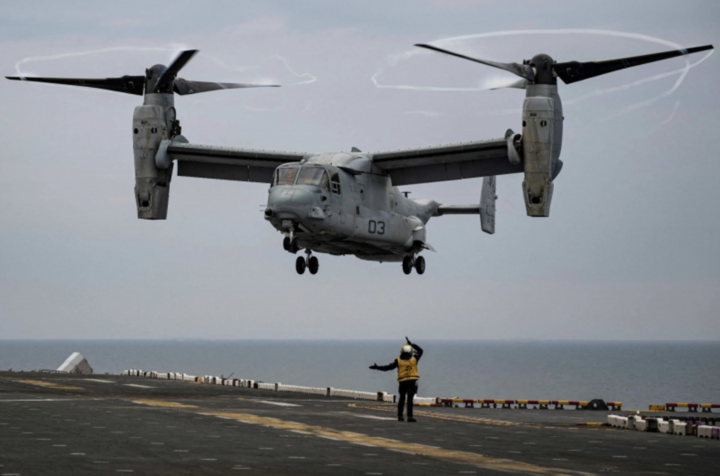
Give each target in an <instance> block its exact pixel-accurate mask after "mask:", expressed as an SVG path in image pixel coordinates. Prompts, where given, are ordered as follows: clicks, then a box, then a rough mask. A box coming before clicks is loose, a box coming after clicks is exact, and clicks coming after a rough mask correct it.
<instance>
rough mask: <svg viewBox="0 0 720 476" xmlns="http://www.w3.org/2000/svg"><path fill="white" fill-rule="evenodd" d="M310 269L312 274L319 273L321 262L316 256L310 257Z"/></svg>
mask: <svg viewBox="0 0 720 476" xmlns="http://www.w3.org/2000/svg"><path fill="white" fill-rule="evenodd" d="M308 269H309V270H310V274H317V272H318V270H319V269H320V262H319V261H318V259H317V258H316V257H314V256H311V257H310V260H309V261H308Z"/></svg>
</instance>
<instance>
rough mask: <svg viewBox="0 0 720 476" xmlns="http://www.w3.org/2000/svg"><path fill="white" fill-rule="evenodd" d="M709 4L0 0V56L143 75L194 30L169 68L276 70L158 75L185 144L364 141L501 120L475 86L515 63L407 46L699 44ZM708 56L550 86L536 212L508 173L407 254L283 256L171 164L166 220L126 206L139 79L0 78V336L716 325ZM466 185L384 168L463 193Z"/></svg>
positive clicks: (615, 52) (395, 142) (341, 147)
mask: <svg viewBox="0 0 720 476" xmlns="http://www.w3.org/2000/svg"><path fill="white" fill-rule="evenodd" d="M718 21H720V3H718V2H715V1H682V2H680V1H664V0H662V1H660V0H652V1H627V0H622V1H603V2H584V1H577V0H573V1H546V2H513V1H485V2H481V1H462V0H458V1H450V0H426V1H420V0H417V1H397V0H394V1H392V2H388V1H368V0H363V1H352V2H351V1H344V2H337V1H330V0H328V1H303V2H298V1H290V0H287V1H263V2H259V1H258V2H241V1H231V2H197V1H192V2H172V3H170V4H168V3H164V4H161V3H158V2H134V1H124V2H114V3H108V2H89V1H88V2H79V1H73V2H62V3H59V2H31V1H26V2H9V1H2V2H0V67H1V68H2V71H1V72H2V73H3V75H13V74H17V72H18V70H19V71H20V72H22V73H24V74H28V75H43V76H74V77H114V76H122V75H125V74H127V75H139V74H143V72H144V69H145V68H146V67H149V66H152V65H154V64H156V63H163V64H167V63H168V61H170V60H171V59H172V57H173V56H174V55H175V53H176V52H177V51H178V50H179V49H180V48H185V47H187V48H197V49H199V50H200V54H198V55H197V56H196V57H195V58H194V59H193V60H192V62H191V63H189V64H188V65H187V67H186V68H185V69H184V70H183V72H182V76H183V77H185V78H187V79H195V80H211V81H237V82H254V81H276V82H279V83H280V84H283V85H284V87H283V88H268V89H250V90H235V91H221V92H216V93H208V94H203V95H198V96H195V97H178V98H176V107H177V110H178V117H179V119H180V120H181V122H182V125H183V133H184V135H185V136H186V137H187V138H188V139H189V140H190V141H191V142H193V143H198V144H208V145H218V146H235V147H245V148H263V149H277V150H291V151H292V150H299V151H318V152H320V151H349V150H350V148H351V147H353V146H356V147H359V148H360V149H362V150H363V151H378V150H387V149H397V148H408V147H420V146H431V145H436V144H445V143H452V142H462V141H471V140H481V139H491V138H498V137H503V135H504V133H505V130H506V129H508V128H513V129H515V130H516V131H518V130H520V129H521V124H520V123H521V116H520V109H521V106H522V100H523V95H524V93H523V91H520V90H501V91H487V90H484V89H486V88H487V87H489V86H492V85H496V84H501V83H503V82H506V81H510V80H512V78H513V77H512V76H510V75H509V74H506V73H503V72H501V71H497V70H493V69H491V68H487V67H484V66H481V65H479V64H474V63H470V62H465V61H461V60H459V59H455V58H450V57H445V56H442V55H437V54H432V53H430V52H423V51H417V49H415V50H414V49H413V48H412V45H413V44H414V43H420V42H430V41H438V40H441V39H446V38H452V37H459V36H460V37H466V38H464V39H459V40H456V41H448V42H445V43H440V44H444V46H445V47H448V48H453V49H456V50H458V51H462V52H465V53H467V54H471V55H475V56H479V57H483V58H487V59H493V60H500V61H515V62H520V61H522V60H523V59H527V58H531V57H532V56H533V55H535V54H537V53H548V54H550V55H552V56H553V57H554V58H555V59H557V60H558V61H570V60H578V61H591V60H602V59H610V58H616V57H623V56H633V55H640V54H648V53H653V52H658V51H663V50H666V49H673V48H674V47H673V46H670V45H676V44H677V45H682V46H685V47H691V46H698V45H704V44H710V43H712V44H715V45H718V44H720V41H719V40H720V38H719V37H720V30H719V29H718V27H717V25H718ZM568 30H574V31H568ZM599 30H602V31H599ZM533 31H534V32H533ZM608 31H612V32H619V33H621V34H610V33H607V32H608ZM498 32H506V33H505V34H498ZM507 32H514V33H507ZM492 33H494V34H492ZM98 51H99V52H98ZM413 51H414V53H416V54H410V53H409V52H413ZM80 53H88V54H80ZM705 56H706V54H705V53H701V54H696V55H693V56H692V57H691V58H690V62H691V64H693V63H695V62H698V61H700V60H702V59H703V58H705ZM719 59H720V57H718V56H717V54H715V55H711V56H710V57H709V58H707V60H706V61H704V62H702V63H701V64H699V65H697V66H696V67H692V68H691V69H690V70H689V71H685V74H684V76H682V77H681V75H682V74H683V73H682V72H683V68H685V67H686V65H687V63H686V61H685V60H684V59H672V60H668V61H665V62H662V63H657V64H653V65H648V66H644V67H639V68H634V69H630V70H626V71H621V72H618V73H615V74H611V75H607V76H603V77H600V78H595V79H592V80H588V81H585V82H580V83H577V84H573V85H564V84H560V86H559V88H560V94H561V96H562V98H563V101H564V103H565V118H566V120H565V136H564V146H563V151H562V156H561V158H562V160H563V161H564V163H565V167H564V169H563V171H562V174H561V175H560V176H559V177H558V179H557V180H556V182H555V194H554V197H553V203H552V212H551V216H550V218H546V219H539V218H529V217H527V216H526V215H525V207H524V203H523V198H522V191H521V182H522V176H519V175H518V176H502V177H500V178H499V180H498V194H499V202H498V212H497V232H496V234H495V235H493V236H490V235H486V234H484V233H482V232H481V231H480V225H479V220H478V219H477V217H463V216H459V217H458V216H455V217H440V218H434V219H433V220H431V221H430V223H429V226H428V241H429V242H430V243H431V244H432V245H433V246H434V247H435V249H436V250H437V253H429V252H428V253H426V260H427V271H426V273H425V275H423V276H418V275H417V274H412V275H410V276H405V275H404V274H403V272H402V270H401V266H400V264H397V263H393V264H387V263H386V264H379V263H372V262H366V261H360V260H358V259H355V258H353V257H349V256H346V257H332V256H328V255H320V256H319V258H320V264H321V267H320V272H319V274H318V275H316V276H311V275H308V274H306V275H303V276H298V275H297V274H296V273H295V270H294V260H295V257H294V256H293V255H291V254H289V253H287V252H285V251H283V250H282V247H281V241H282V235H281V234H279V233H278V232H277V231H275V230H274V229H273V228H272V227H271V226H270V225H269V224H268V223H267V222H265V221H264V220H263V218H262V214H261V210H262V209H263V206H262V205H263V204H264V203H265V201H266V198H267V186H265V185H262V184H248V183H240V182H224V181H212V180H202V179H194V178H185V177H180V178H174V179H173V182H172V188H171V194H170V197H171V200H170V210H169V216H168V220H167V221H160V222H151V221H143V220H138V219H137V218H136V210H135V204H134V198H133V187H134V172H133V152H132V140H131V124H132V114H133V108H134V107H135V106H136V105H139V104H141V98H139V97H138V96H132V95H124V94H117V93H111V92H104V91H98V90H91V89H84V88H70V87H61V86H49V85H36V84H28V83H25V84H23V83H18V82H9V81H4V80H3V82H2V83H0V104H2V115H1V116H0V121H1V123H0V131H1V132H0V137H1V138H2V149H1V151H0V224H1V225H0V339H3V338H7V339H15V338H103V339H109V338H173V339H175V338H212V339H214V338H227V339H242V338H302V339H313V338H333V339H358V338H394V339H402V337H403V336H405V335H409V336H412V338H414V339H417V340H420V339H428V338H447V339H709V340H719V339H720V319H719V317H720V251H719V250H718V245H719V244H720V213H718V207H717V203H718V177H720V154H718V141H717V137H718V131H720V109H719V106H720V104H719V103H718V98H719V97H720V87H719V86H718V78H720V61H719ZM23 60H25V61H23ZM666 73H667V74H666ZM680 79H682V80H681V81H679V80H680ZM480 186H481V180H480V179H474V180H467V181H460V182H446V183H439V184H431V185H423V186H411V187H404V188H403V189H404V190H410V191H412V195H411V197H414V198H433V199H435V200H437V201H439V202H441V203H446V204H458V203H460V204H462V203H475V202H477V200H478V197H479V193H480Z"/></svg>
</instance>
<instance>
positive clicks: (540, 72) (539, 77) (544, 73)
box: [530, 53, 557, 84]
mask: <svg viewBox="0 0 720 476" xmlns="http://www.w3.org/2000/svg"><path fill="white" fill-rule="evenodd" d="M554 65H555V60H553V59H552V57H551V56H550V55H546V54H544V53H540V54H538V55H535V56H533V58H532V59H531V60H530V66H531V67H532V68H533V72H534V73H535V81H534V83H535V84H557V79H556V77H555V74H554V73H553V67H554Z"/></svg>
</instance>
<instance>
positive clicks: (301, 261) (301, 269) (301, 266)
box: [295, 256, 305, 274]
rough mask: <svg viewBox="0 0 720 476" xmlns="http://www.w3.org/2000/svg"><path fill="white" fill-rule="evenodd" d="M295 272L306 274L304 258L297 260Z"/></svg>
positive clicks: (299, 257)
mask: <svg viewBox="0 0 720 476" xmlns="http://www.w3.org/2000/svg"><path fill="white" fill-rule="evenodd" d="M295 271H297V274H303V273H305V258H303V257H302V256H298V259H297V260H295Z"/></svg>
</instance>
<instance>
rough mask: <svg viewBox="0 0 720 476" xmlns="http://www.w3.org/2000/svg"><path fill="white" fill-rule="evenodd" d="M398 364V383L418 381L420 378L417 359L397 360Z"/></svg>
mask: <svg viewBox="0 0 720 476" xmlns="http://www.w3.org/2000/svg"><path fill="white" fill-rule="evenodd" d="M397 363H398V382H405V381H406V380H417V379H419V378H420V376H419V375H418V369H417V359H416V358H415V357H411V358H410V359H409V360H402V359H397Z"/></svg>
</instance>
